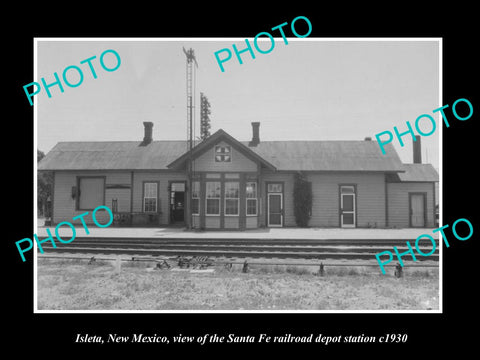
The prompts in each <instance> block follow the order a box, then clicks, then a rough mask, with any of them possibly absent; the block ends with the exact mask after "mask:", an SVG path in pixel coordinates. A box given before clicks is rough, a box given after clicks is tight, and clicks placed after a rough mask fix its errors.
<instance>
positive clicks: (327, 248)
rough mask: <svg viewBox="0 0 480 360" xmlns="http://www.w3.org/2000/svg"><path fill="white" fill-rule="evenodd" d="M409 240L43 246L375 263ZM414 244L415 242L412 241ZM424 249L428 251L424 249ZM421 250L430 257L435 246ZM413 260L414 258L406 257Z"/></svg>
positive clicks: (94, 240)
mask: <svg viewBox="0 0 480 360" xmlns="http://www.w3.org/2000/svg"><path fill="white" fill-rule="evenodd" d="M405 242H406V240H405V239H321V240H318V239H317V240H312V239H228V238H223V239H201V238H196V239H191V238H177V239H175V238H168V239H167V238H163V239H162V238H100V237H78V238H75V240H74V241H72V242H71V243H69V244H63V243H59V242H57V247H56V248H53V246H52V245H51V243H50V242H45V243H43V244H42V248H43V250H44V251H45V252H53V251H54V252H57V253H85V254H107V255H108V254H115V255H130V256H195V257H199V256H202V257H205V256H207V257H214V258H237V259H238V258H278V259H318V260H323V259H352V260H353V259H358V260H375V261H376V258H375V254H377V253H380V252H382V251H391V252H393V246H396V247H397V249H398V251H399V252H400V253H403V252H405V251H407V250H408V248H407V246H406V243H405ZM410 243H411V244H413V243H414V241H412V240H410ZM422 246H424V249H422ZM419 247H420V248H421V249H422V250H423V251H424V252H425V253H429V252H430V250H431V244H430V243H429V242H428V243H426V244H423V243H420V244H419ZM402 259H405V260H411V259H412V257H411V255H409V254H407V255H404V256H402ZM416 259H417V261H422V260H430V261H432V260H433V261H438V260H439V253H438V240H437V249H436V251H435V252H434V253H433V254H432V255H430V256H428V257H423V256H420V255H418V256H416Z"/></svg>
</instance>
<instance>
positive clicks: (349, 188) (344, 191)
mask: <svg viewBox="0 0 480 360" xmlns="http://www.w3.org/2000/svg"><path fill="white" fill-rule="evenodd" d="M354 192H355V188H354V187H353V186H342V194H353V193H354Z"/></svg>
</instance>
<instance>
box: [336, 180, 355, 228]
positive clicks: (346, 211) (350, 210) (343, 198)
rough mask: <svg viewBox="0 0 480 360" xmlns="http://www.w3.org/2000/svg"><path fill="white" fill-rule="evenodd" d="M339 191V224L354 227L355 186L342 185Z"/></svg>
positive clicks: (344, 226)
mask: <svg viewBox="0 0 480 360" xmlns="http://www.w3.org/2000/svg"><path fill="white" fill-rule="evenodd" d="M340 191H341V192H340V226H341V227H343V228H349V227H355V225H356V224H355V218H356V214H355V211H356V210H355V187H354V186H342V187H341V188H340Z"/></svg>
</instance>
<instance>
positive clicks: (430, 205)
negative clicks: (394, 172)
mask: <svg viewBox="0 0 480 360" xmlns="http://www.w3.org/2000/svg"><path fill="white" fill-rule="evenodd" d="M433 191H434V190H433V186H432V183H420V182H404V183H387V192H388V225H389V226H392V227H400V228H402V227H409V226H410V209H409V195H408V194H409V193H415V192H417V193H426V194H427V196H426V199H425V200H426V202H427V204H426V205H427V206H426V209H427V214H426V224H425V226H426V227H434V226H435V223H434V220H435V219H434V207H435V204H434V194H433Z"/></svg>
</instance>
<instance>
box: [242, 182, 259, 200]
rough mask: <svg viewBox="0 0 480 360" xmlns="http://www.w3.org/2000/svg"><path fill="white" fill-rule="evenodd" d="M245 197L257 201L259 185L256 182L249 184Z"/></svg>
mask: <svg viewBox="0 0 480 360" xmlns="http://www.w3.org/2000/svg"><path fill="white" fill-rule="evenodd" d="M245 196H246V197H247V199H256V198H257V183H256V182H247V186H246V189H245Z"/></svg>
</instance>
